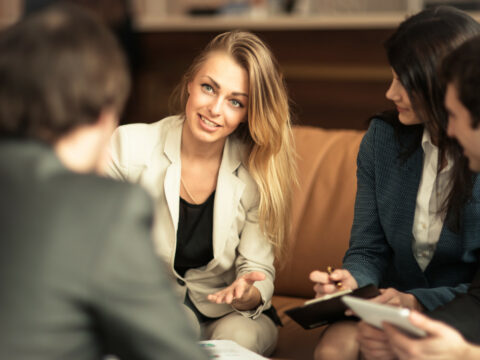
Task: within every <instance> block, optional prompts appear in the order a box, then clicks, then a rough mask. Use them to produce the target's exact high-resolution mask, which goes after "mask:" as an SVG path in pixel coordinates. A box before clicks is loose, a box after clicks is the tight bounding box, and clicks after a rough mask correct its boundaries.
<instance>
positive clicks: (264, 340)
mask: <svg viewBox="0 0 480 360" xmlns="http://www.w3.org/2000/svg"><path fill="white" fill-rule="evenodd" d="M173 100H174V102H175V103H176V113H177V114H178V115H175V116H171V117H167V118H165V119H163V120H161V121H158V122H156V123H153V124H150V125H147V124H133V125H126V126H121V127H120V128H119V129H118V130H117V131H116V132H115V134H114V136H113V139H112V145H111V152H112V162H111V166H110V174H111V175H112V176H114V177H116V178H119V179H124V180H128V181H131V182H136V183H140V184H142V185H143V186H144V187H145V188H146V189H148V190H149V191H150V193H151V194H152V195H153V197H154V198H155V201H156V211H157V212H156V225H155V241H156V248H157V251H158V254H159V255H160V256H161V257H162V258H163V259H164V260H165V261H166V262H167V264H168V266H169V269H170V271H171V272H172V275H173V276H174V277H175V278H176V284H175V285H176V288H177V290H178V293H179V294H180V296H181V297H182V299H184V303H185V306H186V308H187V309H188V310H189V311H191V313H192V314H194V315H195V319H196V320H197V322H198V324H199V329H201V331H202V336H203V337H204V338H207V339H230V340H234V341H236V342H237V343H239V344H241V345H243V346H245V347H247V348H249V349H251V350H253V351H255V352H258V353H260V354H265V355H268V354H270V353H271V352H272V351H273V350H274V347H275V344H276V339H277V329H276V324H275V319H276V316H275V312H274V310H273V308H271V302H270V300H271V297H272V293H273V280H274V276H275V269H274V266H273V262H274V258H275V256H277V257H279V256H281V254H282V253H284V249H285V236H286V234H287V232H288V223H289V221H288V218H287V217H288V214H289V211H290V202H291V189H292V179H294V178H295V176H294V174H295V172H294V159H293V148H292V134H291V127H290V116H289V107H288V97H287V93H286V89H285V85H284V82H283V78H282V75H281V73H280V71H279V68H278V65H277V63H276V61H275V59H274V58H273V55H272V54H271V52H270V50H269V49H268V47H267V46H266V45H265V44H264V43H263V42H262V41H261V40H260V39H259V38H258V37H257V36H255V35H254V34H252V33H248V32H241V31H232V32H227V33H224V34H221V35H218V36H217V37H215V38H214V39H213V40H212V41H211V42H210V43H209V44H208V45H207V47H206V48H205V49H204V50H203V52H202V53H201V54H200V55H199V56H197V58H196V59H195V60H194V61H193V63H192V65H191V66H190V68H189V69H188V70H187V72H186V74H185V75H184V77H183V79H182V81H181V82H180V84H179V85H178V87H177V89H176V90H175V92H174V93H173ZM159 321H161V319H159Z"/></svg>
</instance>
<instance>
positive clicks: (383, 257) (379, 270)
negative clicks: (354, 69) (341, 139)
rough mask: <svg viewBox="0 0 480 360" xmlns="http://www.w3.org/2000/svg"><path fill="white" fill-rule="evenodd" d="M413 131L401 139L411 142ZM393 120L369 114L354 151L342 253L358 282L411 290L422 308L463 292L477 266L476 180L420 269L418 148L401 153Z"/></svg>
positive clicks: (479, 211)
mask: <svg viewBox="0 0 480 360" xmlns="http://www.w3.org/2000/svg"><path fill="white" fill-rule="evenodd" d="M412 137H414V136H413V134H412V133H405V134H404V135H402V139H401V143H404V144H405V143H407V144H408V143H411V141H413V138H412ZM401 151H402V148H401V145H400V142H399V141H398V140H397V137H396V135H395V133H394V129H393V127H392V125H390V124H388V123H387V122H385V121H383V120H380V119H375V120H373V121H372V123H371V124H370V127H369V129H368V131H367V133H366V134H365V137H364V138H363V140H362V143H361V146H360V151H359V154H358V160H357V164H358V170H357V178H358V180H357V181H358V189H357V197H356V202H355V217H354V221H353V226H352V234H351V239H350V247H349V249H348V251H347V253H346V255H345V258H344V267H345V268H346V269H348V270H349V271H350V272H351V273H352V275H353V276H354V277H355V279H356V280H357V282H358V285H359V286H362V285H366V284H368V283H373V284H376V285H379V286H381V287H394V288H396V289H398V290H400V291H405V292H410V293H412V294H413V295H415V297H416V298H417V299H418V300H419V301H420V302H421V303H422V304H423V306H425V307H426V308H427V309H428V310H433V309H435V308H436V307H438V306H440V305H443V304H445V303H447V302H448V301H451V300H452V299H453V298H454V297H455V296H456V295H458V294H460V293H465V292H466V290H467V287H468V285H469V283H470V282H471V280H472V278H473V276H474V274H475V271H476V267H477V255H476V250H478V249H479V248H480V221H479V220H480V182H479V179H478V177H477V180H476V182H475V185H474V188H473V195H472V199H471V201H470V202H468V203H467V204H466V205H465V207H464V212H463V217H462V228H461V231H460V233H454V232H452V231H450V230H449V229H448V227H447V226H446V225H444V226H443V229H442V232H441V234H440V238H439V241H438V244H437V247H436V250H435V254H434V256H433V258H432V260H431V262H430V264H429V265H428V266H427V268H426V269H425V271H422V270H421V268H420V267H419V266H418V264H417V261H416V259H415V257H414V255H413V251H412V241H413V234H412V228H413V220H414V216H415V205H416V199H417V193H418V188H419V184H420V178H421V176H422V169H423V149H422V147H421V146H420V144H419V146H418V148H417V149H416V151H415V152H414V153H413V154H412V155H411V156H410V157H409V158H408V159H407V160H406V161H402V160H401V159H399V154H400V153H401Z"/></svg>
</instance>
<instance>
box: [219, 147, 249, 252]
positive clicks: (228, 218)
mask: <svg viewBox="0 0 480 360" xmlns="http://www.w3.org/2000/svg"><path fill="white" fill-rule="evenodd" d="M240 164H241V144H240V143H238V142H236V141H235V140H232V139H230V138H227V141H226V143H225V147H224V150H223V157H222V163H221V165H220V170H219V172H218V179H217V188H216V192H215V204H214V210H213V256H214V258H215V259H218V258H220V257H221V256H222V254H223V251H224V249H225V245H226V243H227V239H228V237H229V234H230V232H231V228H232V226H233V224H232V223H233V221H235V218H236V216H237V213H238V206H239V203H240V199H241V197H242V194H243V191H244V189H245V184H244V182H243V181H241V180H240V179H239V178H238V177H237V175H236V171H237V169H238V167H239V166H240Z"/></svg>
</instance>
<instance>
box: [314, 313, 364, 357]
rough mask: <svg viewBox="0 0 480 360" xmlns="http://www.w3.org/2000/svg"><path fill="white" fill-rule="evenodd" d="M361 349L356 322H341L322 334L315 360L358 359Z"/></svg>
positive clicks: (315, 352)
mask: <svg viewBox="0 0 480 360" xmlns="http://www.w3.org/2000/svg"><path fill="white" fill-rule="evenodd" d="M358 353H359V347H358V342H357V324H356V322H351V321H348V322H340V323H335V324H333V325H330V326H329V327H328V328H327V329H325V332H324V333H323V334H322V337H321V338H320V341H319V342H318V344H317V346H316V348H315V351H314V358H315V360H350V359H357V358H358Z"/></svg>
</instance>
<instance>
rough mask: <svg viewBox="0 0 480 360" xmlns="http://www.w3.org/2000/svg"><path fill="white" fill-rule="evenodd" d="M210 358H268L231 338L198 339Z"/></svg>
mask: <svg viewBox="0 0 480 360" xmlns="http://www.w3.org/2000/svg"><path fill="white" fill-rule="evenodd" d="M199 344H200V346H201V347H202V348H204V349H205V350H206V351H207V353H208V354H209V356H210V358H211V359H216V360H268V359H267V358H266V357H263V356H260V355H258V354H257V353H254V352H253V351H250V350H248V349H246V348H244V347H243V346H240V345H238V344H237V343H236V342H235V341H231V340H206V341H200V342H199Z"/></svg>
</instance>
